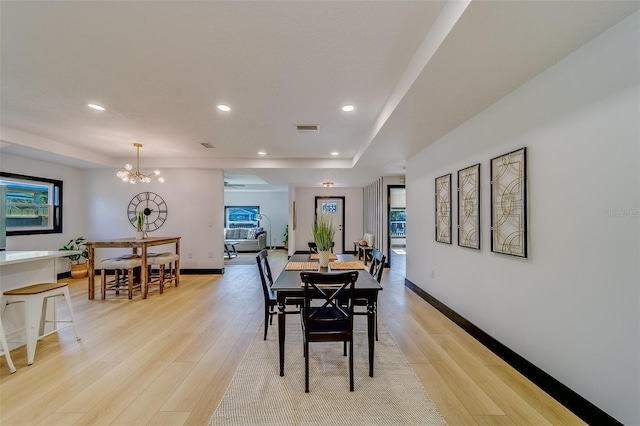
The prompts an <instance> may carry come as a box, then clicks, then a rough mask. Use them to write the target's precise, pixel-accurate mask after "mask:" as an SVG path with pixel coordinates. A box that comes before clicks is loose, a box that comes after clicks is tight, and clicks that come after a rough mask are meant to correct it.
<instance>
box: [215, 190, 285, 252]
mask: <svg viewBox="0 0 640 426" xmlns="http://www.w3.org/2000/svg"><path fill="white" fill-rule="evenodd" d="M288 204H289V193H288V192H283V191H280V192H275V191H268V192H267V191H225V192H224V205H225V206H259V207H260V213H261V214H264V215H266V216H267V217H268V218H269V220H271V242H269V234H267V245H268V246H269V245H271V246H275V247H282V244H283V239H284V238H283V236H284V229H285V226H287V220H288V217H289V207H288ZM260 226H262V227H263V228H264V229H266V230H267V231H269V221H267V220H266V219H265V220H263V221H262V223H260Z"/></svg>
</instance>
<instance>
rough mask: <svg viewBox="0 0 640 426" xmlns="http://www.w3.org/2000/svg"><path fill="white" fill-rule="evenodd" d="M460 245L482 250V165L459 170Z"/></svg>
mask: <svg viewBox="0 0 640 426" xmlns="http://www.w3.org/2000/svg"><path fill="white" fill-rule="evenodd" d="M458 245H459V246H460V247H467V248H471V249H475V250H480V163H478V164H474V165H473V166H469V167H466V168H464V169H461V170H458Z"/></svg>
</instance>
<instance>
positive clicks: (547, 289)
mask: <svg viewBox="0 0 640 426" xmlns="http://www.w3.org/2000/svg"><path fill="white" fill-rule="evenodd" d="M639 20H640V14H639V13H636V14H634V15H632V16H631V17H630V18H628V19H626V20H625V21H623V22H622V23H620V24H619V25H617V26H616V27H614V28H613V29H611V30H609V31H608V32H606V33H604V34H603V35H602V36H600V37H599V38H597V39H595V40H593V41H592V42H591V43H588V44H587V45H585V46H583V47H582V48H581V49H579V50H577V51H576V52H574V53H573V54H572V55H570V56H568V57H567V58H565V59H564V60H562V61H561V62H559V63H557V64H556V65H554V66H553V67H551V68H549V69H548V70H547V71H545V72H544V73H542V74H540V75H539V76H538V77H536V78H535V79H533V80H531V81H530V82H529V83H527V84H525V85H524V86H522V87H521V88H519V89H518V90H516V91H514V92H513V93H511V94H510V95H508V96H507V97H505V98H504V99H502V100H501V101H499V102H497V103H496V104H494V105H493V106H492V107H490V108H489V109H487V110H485V111H484V112H482V113H481V114H479V115H478V116H476V117H474V118H473V119H472V120H470V121H469V122H467V123H465V124H464V125H463V126H461V127H459V128H458V129H456V130H455V131H453V132H451V133H450V134H448V135H446V136H445V137H443V138H442V139H441V140H439V141H438V142H437V143H435V144H433V145H432V146H430V147H429V148H427V149H425V150H424V151H422V152H421V153H419V154H417V155H415V156H414V157H413V158H411V159H410V161H409V162H408V164H407V220H408V223H409V224H410V225H409V226H410V227H411V232H410V233H408V235H407V278H408V279H409V280H410V281H411V282H413V283H415V284H416V285H418V286H419V287H421V288H423V289H424V290H425V291H427V292H428V293H430V294H432V295H433V296H434V297H436V298H437V299H439V300H441V301H442V302H443V303H445V304H446V305H448V306H449V307H451V308H452V309H454V310H455V311H457V312H458V313H459V314H461V315H462V316H464V317H465V318H467V319H468V320H469V321H471V322H472V323H474V324H476V325H477V326H479V327H480V328H481V329H483V330H484V331H486V332H487V333H489V334H490V335H492V336H493V337H494V338H496V339H497V340H498V341H500V342H502V343H503V344H505V345H506V346H508V347H509V348H511V349H512V350H514V351H515V352H517V353H518V354H520V355H522V356H523V357H524V358H526V359H527V360H529V361H530V362H532V363H533V364H535V365H536V366H538V367H539V368H541V369H542V370H544V371H546V372H547V373H549V374H550V375H552V376H553V377H555V378H556V379H558V380H559V381H561V382H562V383H564V384H565V385H567V386H568V387H569V388H571V389H573V390H574V391H575V392H577V393H578V394H580V395H581V396H583V397H584V398H586V399H588V400H589V401H591V402H592V403H594V404H595V405H597V406H598V407H599V408H601V409H602V410H604V411H605V412H607V413H608V414H610V415H612V416H613V417H615V418H616V419H618V420H619V421H621V422H622V423H624V424H629V425H632V424H633V425H637V424H640V411H639V408H638V407H639V406H640V404H638V402H639V401H640V389H639V388H640V314H639V313H640V293H639V283H640V271H639V266H638V264H639V259H640V249H639V246H640V221H639V218H638V212H639V208H640V175H639V169H640V167H639V166H640V150H639V145H640V130H639V126H638V119H639V117H640V85H639V76H640V61H639V52H640V32H639V27H640V25H639ZM523 146H526V147H528V155H529V157H528V161H529V179H528V188H529V211H528V213H529V230H530V233H529V237H530V245H529V248H530V252H529V253H530V255H529V258H528V259H519V258H515V257H510V256H504V255H499V254H496V253H492V252H491V251H490V232H489V226H490V204H489V201H490V200H489V197H490V196H489V194H490V192H489V191H490V182H489V160H490V159H491V158H493V157H495V156H497V155H501V154H503V153H507V152H509V151H512V150H514V149H518V148H521V147H523ZM478 162H480V163H481V164H482V168H481V185H482V186H481V221H482V223H481V229H482V236H481V241H482V250H481V251H476V250H470V249H465V248H461V247H458V246H457V245H456V244H457V241H455V235H456V233H455V232H454V242H453V244H452V245H445V244H440V243H436V242H434V217H433V216H434V197H433V195H429V194H433V188H434V179H435V178H436V177H437V176H440V175H443V174H445V173H452V174H453V177H454V182H453V185H454V187H455V185H456V183H457V182H456V172H457V170H460V169H462V168H464V167H467V166H470V165H472V164H474V163H478ZM425 191H426V192H425ZM425 194H426V195H425ZM453 201H454V204H453V211H454V216H453V221H454V223H455V222H456V216H455V212H456V209H457V205H456V197H453ZM431 271H434V275H435V278H431Z"/></svg>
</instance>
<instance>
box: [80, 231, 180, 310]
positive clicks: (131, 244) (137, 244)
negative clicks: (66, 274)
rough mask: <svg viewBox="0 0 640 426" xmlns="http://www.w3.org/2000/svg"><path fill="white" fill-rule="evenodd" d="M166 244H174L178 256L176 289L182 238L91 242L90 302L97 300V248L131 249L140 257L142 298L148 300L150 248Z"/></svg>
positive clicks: (89, 267) (89, 244)
mask: <svg viewBox="0 0 640 426" xmlns="http://www.w3.org/2000/svg"><path fill="white" fill-rule="evenodd" d="M164 244H174V245H175V253H176V254H177V255H178V260H176V283H175V285H176V287H177V286H178V284H180V237H147V238H141V239H137V238H117V239H113V240H102V241H89V242H87V249H88V250H89V259H88V262H89V265H88V267H87V268H88V270H89V275H88V278H87V285H88V292H89V294H88V296H89V300H93V299H94V298H95V270H96V269H95V249H96V248H131V250H132V253H133V254H137V255H139V256H140V258H141V260H142V267H141V268H140V283H141V286H140V287H141V288H142V298H143V299H146V298H147V292H148V287H149V277H148V268H147V266H148V264H147V254H148V248H149V247H152V246H160V245H164ZM138 250H140V252H138Z"/></svg>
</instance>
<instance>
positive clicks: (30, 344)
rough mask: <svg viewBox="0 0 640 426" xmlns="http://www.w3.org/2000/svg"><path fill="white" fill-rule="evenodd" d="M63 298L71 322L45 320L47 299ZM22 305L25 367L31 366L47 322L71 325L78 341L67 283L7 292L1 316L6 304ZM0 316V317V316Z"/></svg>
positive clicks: (4, 294) (28, 287) (3, 298)
mask: <svg viewBox="0 0 640 426" xmlns="http://www.w3.org/2000/svg"><path fill="white" fill-rule="evenodd" d="M58 296H64V298H65V300H66V301H67V307H68V308H69V314H70V316H71V320H57V319H56V320H47V319H46V316H47V315H46V314H47V299H49V298H50V297H58ZM19 302H22V303H24V312H25V329H26V334H27V365H31V364H33V359H34V357H35V354H36V345H37V343H38V339H40V338H42V337H43V334H44V325H45V323H47V322H53V323H58V322H66V323H71V324H72V325H73V330H74V331H75V333H76V340H80V336H79V335H78V330H77V329H76V321H75V318H74V317H73V307H72V306H71V296H70V295H69V286H68V285H67V283H42V284H34V285H30V286H27V287H21V288H15V289H13V290H7V291H5V292H4V293H3V294H2V315H4V310H5V308H6V307H7V305H8V304H11V303H19ZM0 316H1V315H0Z"/></svg>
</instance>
